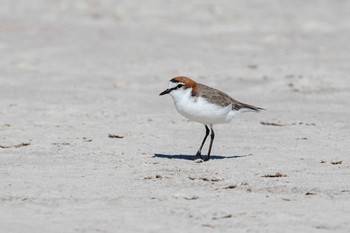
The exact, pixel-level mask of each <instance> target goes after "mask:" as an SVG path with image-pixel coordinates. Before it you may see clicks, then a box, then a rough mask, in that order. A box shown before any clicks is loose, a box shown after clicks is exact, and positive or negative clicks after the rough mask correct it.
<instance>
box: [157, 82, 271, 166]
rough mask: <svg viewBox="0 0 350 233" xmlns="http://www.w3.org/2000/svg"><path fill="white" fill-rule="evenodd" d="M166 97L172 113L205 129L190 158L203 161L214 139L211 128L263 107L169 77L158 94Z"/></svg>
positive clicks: (194, 83) (209, 151) (210, 88)
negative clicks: (164, 87)
mask: <svg viewBox="0 0 350 233" xmlns="http://www.w3.org/2000/svg"><path fill="white" fill-rule="evenodd" d="M166 94H169V95H170V96H171V97H172V99H173V101H174V105H175V108H176V110H177V111H178V112H179V113H180V114H181V115H182V116H184V117H185V118H187V119H188V120H190V121H195V122H198V123H201V124H203V125H204V126H205V136H204V138H203V141H202V143H201V145H200V147H199V149H198V151H197V153H196V155H195V156H194V159H195V158H198V157H199V158H200V159H202V160H203V161H208V160H209V159H210V154H211V149H212V146H213V141H214V138H215V132H214V128H213V126H214V125H215V124H226V123H229V122H230V121H231V120H232V119H233V118H234V117H235V116H236V115H238V114H240V113H243V112H260V111H261V110H265V109H264V108H260V107H256V106H253V105H250V104H245V103H242V102H239V101H237V100H235V99H233V98H232V97H230V96H229V95H228V94H226V93H224V92H222V91H219V90H217V89H215V88H212V87H209V86H207V85H204V84H201V83H197V82H195V81H194V80H192V79H190V78H188V77H185V76H178V77H174V78H172V79H171V80H170V81H169V83H168V88H167V89H166V90H165V91H163V92H161V93H160V94H159V95H160V96H163V95H166ZM209 134H210V144H209V150H208V153H207V156H205V157H204V156H202V148H203V146H204V144H205V142H206V140H207V138H208V136H209Z"/></svg>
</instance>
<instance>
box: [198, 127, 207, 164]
mask: <svg viewBox="0 0 350 233" xmlns="http://www.w3.org/2000/svg"><path fill="white" fill-rule="evenodd" d="M204 126H205V136H204V139H203V142H202V144H201V146H200V147H199V150H198V151H197V154H196V157H197V156H200V157H201V155H202V148H203V146H204V143H205V141H206V140H207V137H208V135H209V132H210V130H209V127H208V126H207V125H204Z"/></svg>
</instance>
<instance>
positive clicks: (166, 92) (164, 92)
mask: <svg viewBox="0 0 350 233" xmlns="http://www.w3.org/2000/svg"><path fill="white" fill-rule="evenodd" d="M170 92H171V90H170V89H166V90H165V91H163V92H162V93H160V94H159V95H165V94H169V93H170Z"/></svg>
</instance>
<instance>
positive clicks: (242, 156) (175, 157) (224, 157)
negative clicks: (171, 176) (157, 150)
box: [153, 154, 253, 160]
mask: <svg viewBox="0 0 350 233" xmlns="http://www.w3.org/2000/svg"><path fill="white" fill-rule="evenodd" d="M251 155H253V154H248V155H232V156H222V155H211V156H210V159H238V158H244V157H247V156H251ZM203 156H204V157H206V155H203ZM153 157H156V158H162V159H184V160H193V159H194V158H195V156H194V155H178V154H175V155H168V154H154V156H153Z"/></svg>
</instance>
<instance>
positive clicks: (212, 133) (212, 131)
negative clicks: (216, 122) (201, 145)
mask: <svg viewBox="0 0 350 233" xmlns="http://www.w3.org/2000/svg"><path fill="white" fill-rule="evenodd" d="M210 130H211V134H210V145H209V150H208V156H207V158H205V159H204V161H208V160H209V159H210V153H211V147H212V146H213V141H214V138H215V133H214V129H213V126H212V125H210Z"/></svg>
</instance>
